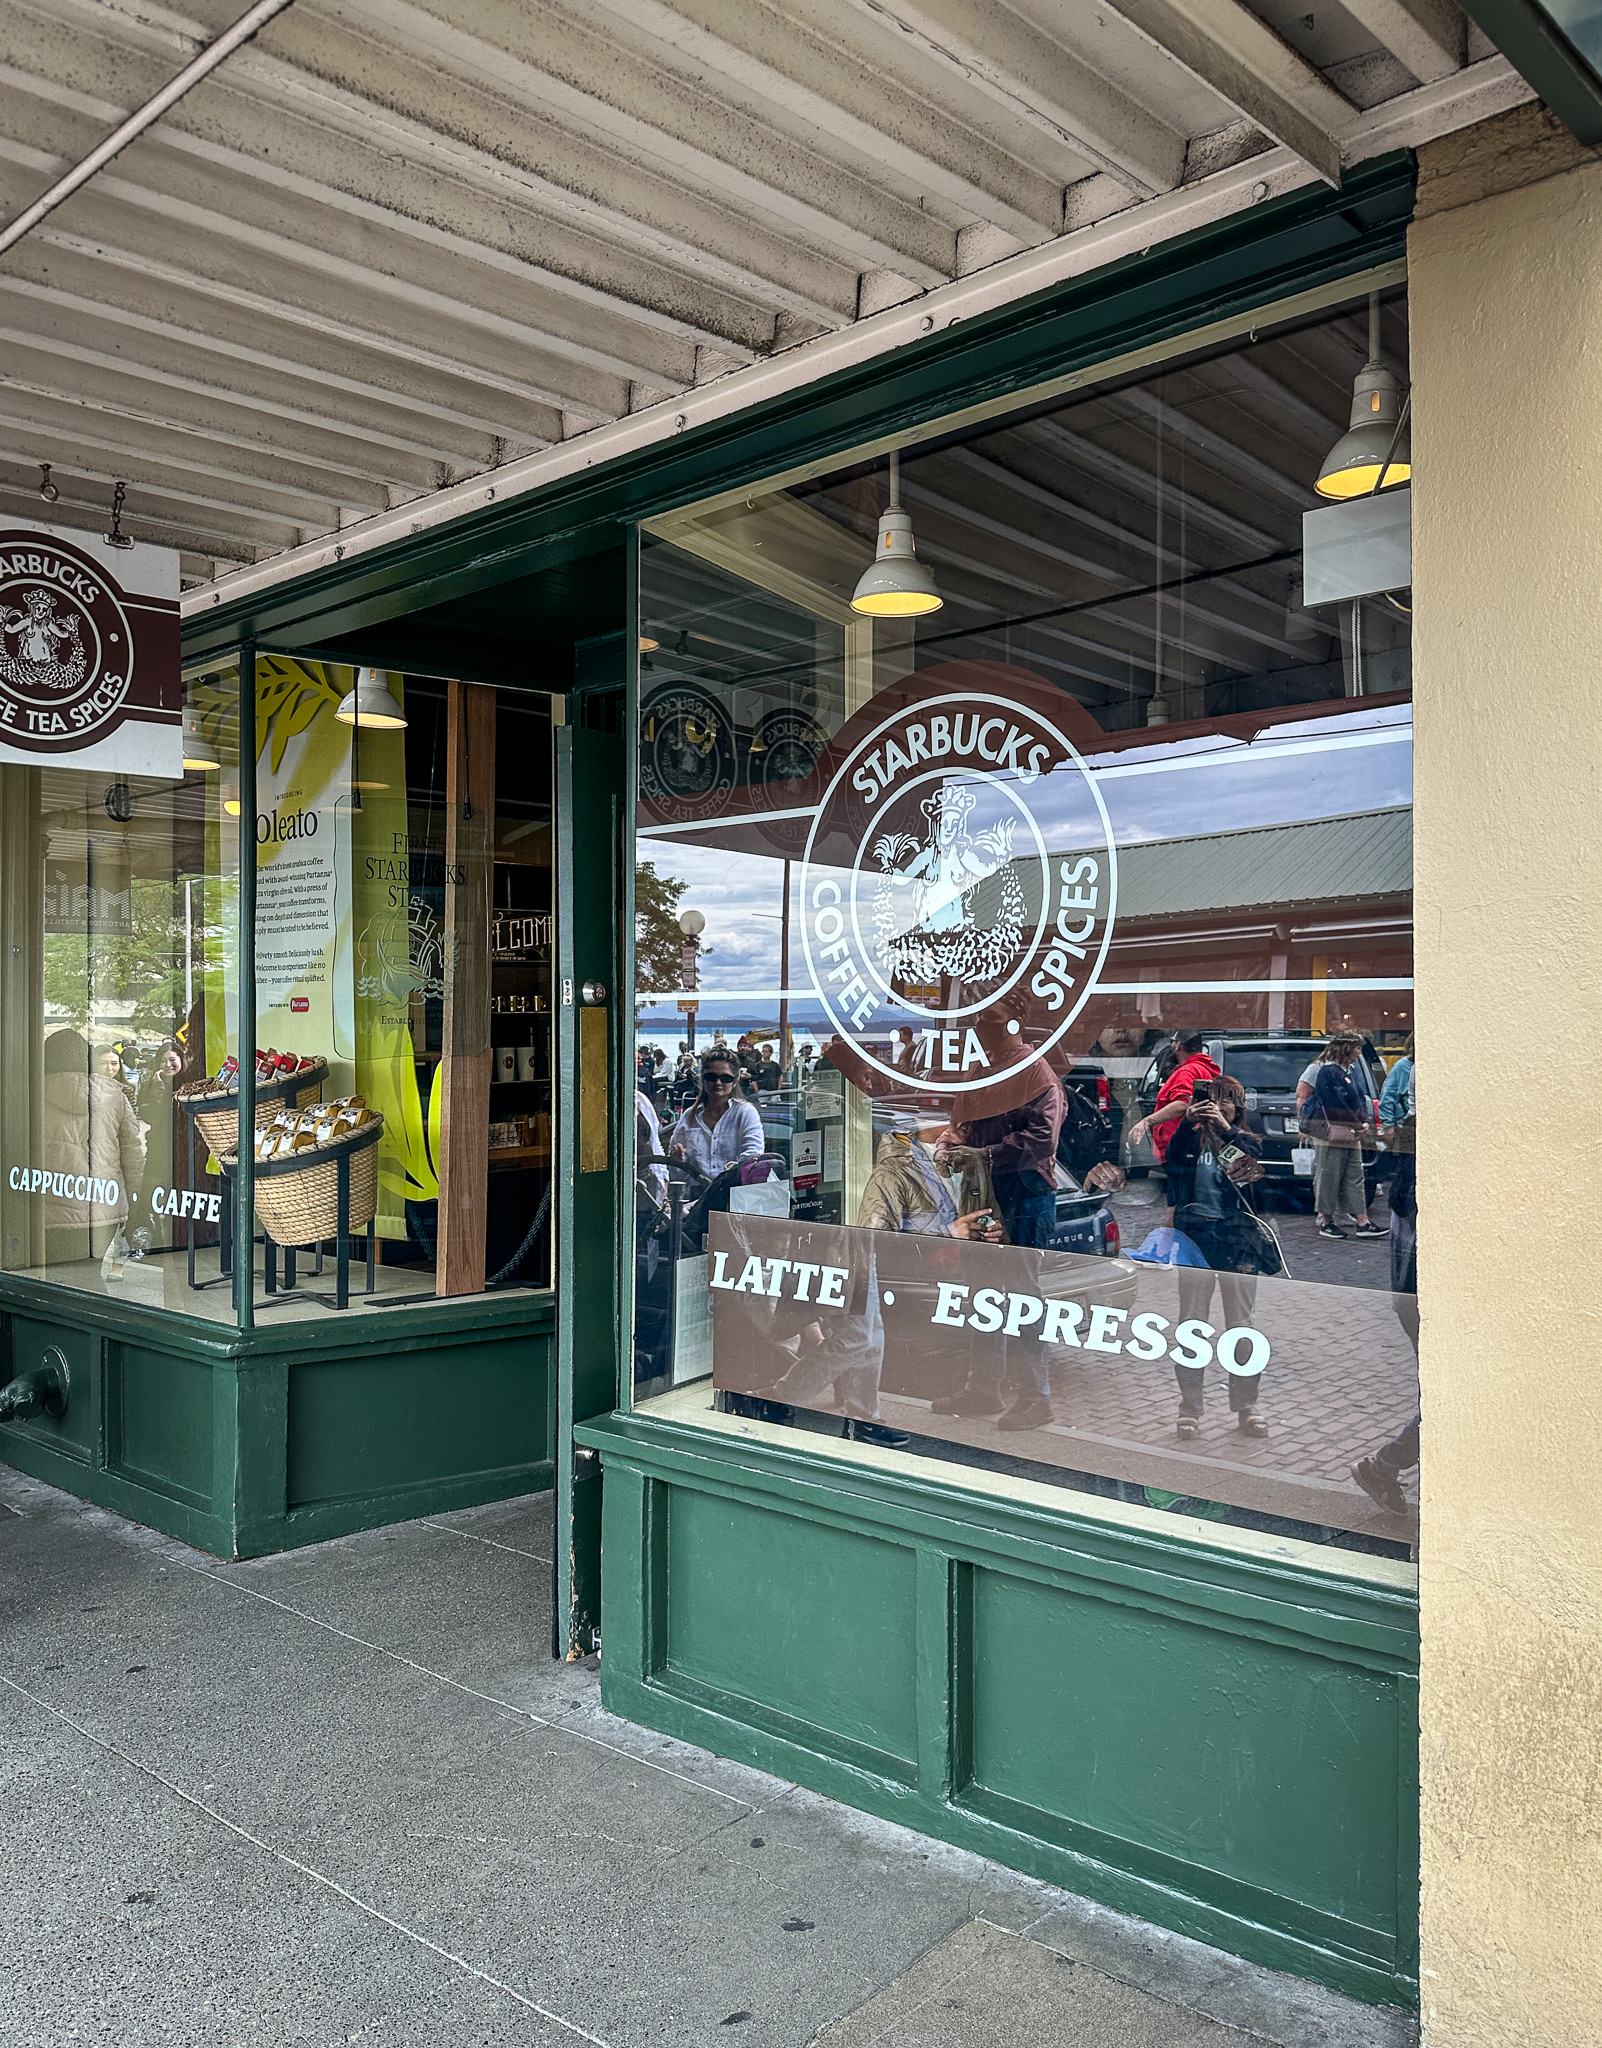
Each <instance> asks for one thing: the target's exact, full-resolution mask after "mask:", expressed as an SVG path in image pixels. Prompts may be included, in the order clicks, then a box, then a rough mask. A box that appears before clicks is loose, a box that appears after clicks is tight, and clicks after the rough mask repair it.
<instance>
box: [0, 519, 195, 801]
mask: <svg viewBox="0 0 1602 2048" xmlns="http://www.w3.org/2000/svg"><path fill="white" fill-rule="evenodd" d="M182 710H183V707H182V684H181V681H180V674H179V655H178V557H177V555H176V553H175V552H174V551H173V550H172V549H171V548H153V547H146V546H144V545H143V544H141V543H138V542H136V543H135V544H134V545H133V546H132V547H127V548H113V547H111V546H109V545H108V544H107V543H106V542H105V541H103V540H100V539H98V538H97V537H96V536H94V535H92V534H87V533H64V532H60V531H58V530H57V529H55V528H53V527H47V526H31V527H3V528H0V761H11V762H24V763H36V764H38V763H44V762H49V763H50V764H51V765H53V766H57V767H73V768H97V769H114V770H116V771H117V772H118V773H119V774H122V775H159V776H170V777H172V778H173V779H174V780H176V779H177V778H178V777H180V776H181V775H182V774H183V736H182Z"/></svg>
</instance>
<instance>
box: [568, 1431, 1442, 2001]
mask: <svg viewBox="0 0 1602 2048" xmlns="http://www.w3.org/2000/svg"><path fill="white" fill-rule="evenodd" d="M577 1434H578V1436H579V1439H580V1441H582V1442H585V1443H587V1444H589V1445H592V1446H593V1447H595V1448H597V1449H599V1450H600V1451H601V1454H602V1459H603V1464H604V1468H605V1472H606V1495H605V1500H606V1530H605V1552H604V1572H603V1581H602V1599H603V1640H604V1654H603V1658H602V1666H601V1685H602V1697H603V1699H604V1700H605V1703H606V1705H607V1706H608V1707H609V1708H610V1709H611V1710H612V1711H613V1712H615V1713H618V1714H622V1715H625V1716H627V1717H628V1718H629V1719H631V1720H635V1721H639V1722H642V1723H643V1724H645V1725H646V1726H648V1727H652V1728H659V1729H661V1730H662V1731H663V1732H664V1733H666V1734H669V1735H673V1736H676V1737H679V1738H680V1739H682V1740H685V1741H689V1742H695V1743H698V1744H700V1745H701V1746H703V1747H705V1748H708V1749H711V1750H714V1751H715V1752H717V1753H718V1754H720V1755H723V1756H728V1757H732V1758H735V1759H737V1760H739V1761H741V1762H745V1763H749V1764H752V1765H754V1766H756V1767H757V1768H759V1769H762V1770H766V1771H771V1772H773V1773H775V1774H777V1775H779V1776H781V1777H785V1778H789V1779H791V1780H793V1781H795V1782H796V1783H799V1784H803V1785H806V1786H808V1787H810V1788H811V1789H813V1790H815V1791H818V1792H821V1793H824V1794H826V1795H828V1796H830V1797H833V1798H837V1799H840V1800H843V1801H845V1802H846V1803H848V1804H850V1805H853V1806H857V1807H860V1808H862V1809H863V1810H864V1811H866V1812H870V1813H874V1814H878V1815H880V1816H882V1817H883V1818H885V1819H887V1820H892V1821H897V1822H900V1823H901V1824H903V1825H905V1826H908V1827H912V1828H916V1829H918V1830H920V1831H921V1832H923V1833H926V1834H929V1835H932V1836H935V1837H936V1838H938V1839H940V1840H942V1841H947V1842H950V1843H953V1844H955V1845H956V1846H958V1847H961V1848H965V1849H971V1850H974V1851H976V1852H977V1853H979V1854H981V1855H985V1856H990V1857H993V1858H994V1859H996V1860H997V1861H999V1862H1002V1863H1005V1864H1008V1865H1010V1866H1011V1867H1013V1868H1015V1869H1018V1870H1021V1871H1024V1872H1025V1873H1027V1874H1028V1875H1030V1876H1033V1877H1037V1878H1041V1879H1044V1880H1045V1881H1047V1882H1050V1883H1053V1884H1057V1885H1060V1886H1062V1887H1064V1888H1065V1889H1067V1890H1070V1891H1074V1892H1078V1893H1081V1894H1084V1895H1085V1896H1087V1897H1090V1898H1094V1899H1096V1900H1098V1901H1099V1902H1101V1903H1102V1904H1104V1905H1107V1906H1109V1907H1112V1908H1113V1909H1114V1910H1116V1911H1120V1912H1125V1913H1130V1914H1134V1915H1137V1916H1139V1917H1141V1918H1144V1919H1149V1920H1152V1921H1155V1922H1157V1923H1158V1924H1160V1925H1162V1926H1165V1927H1169V1928H1172V1929H1174V1930H1175V1931H1177V1932H1179V1933H1182V1934H1186V1935H1190V1936H1192V1937H1193V1938H1195V1939H1197V1940H1200V1941H1205V1942H1208V1943H1210V1944H1212V1945H1214V1946H1216V1947H1219V1948H1222V1949H1226V1950H1229V1951H1231V1952H1233V1953H1235V1954H1237V1955H1240V1956H1243V1957H1246V1958H1248V1959H1249V1960H1251V1961H1253V1962H1256V1963H1261V1964H1263V1965H1265V1966H1266V1967H1269V1968H1272V1969H1278V1970H1284V1971H1288V1972H1291V1973H1293V1974H1295V1975H1299V1976H1305V1977H1309V1978H1312V1979H1314V1980H1315V1981H1317V1982H1320V1983H1323V1984H1327V1985H1329V1986H1330V1987H1331V1988H1332V1989H1334V1990H1337V1991H1340V1992H1343V1993H1345V1994H1347V1995H1348V1996H1351V1997H1355V1998H1360V1999H1363V2000H1365V2001H1368V2002H1370V2003H1374V2004H1389V2005H1396V2006H1400V2007H1404V2008H1408V2009H1412V2008H1414V2007H1415V2006H1416V2004H1417V1997H1418V1984H1417V1947H1416V1942H1417V1772H1416V1743H1417V1693H1416V1665H1417V1608H1416V1600H1415V1599H1414V1598H1413V1596H1412V1594H1411V1593H1410V1592H1409V1591H1408V1590H1406V1589H1405V1588H1400V1587H1396V1586H1392V1585H1385V1584H1381V1583H1373V1582H1367V1581H1364V1580H1361V1579H1354V1578H1347V1577H1345V1576H1343V1575H1341V1574H1338V1573H1334V1572H1322V1571H1319V1570H1317V1569H1316V1568H1313V1567H1310V1566H1307V1565H1303V1564H1299V1563H1292V1562H1290V1561H1288V1560H1282V1559H1273V1558H1267V1557H1264V1556H1262V1555H1260V1554H1244V1553H1241V1552H1234V1551H1230V1550H1228V1549H1226V1548H1224V1547H1223V1546H1214V1545H1212V1544H1209V1543H1204V1542H1203V1543H1193V1542H1191V1541H1189V1540H1187V1539H1186V1538H1184V1537H1182V1536H1180V1535H1178V1534H1177V1533H1176V1534H1174V1535H1170V1534H1169V1533H1168V1532H1167V1530H1166V1529H1164V1528H1163V1527H1162V1526H1161V1525H1160V1524H1158V1525H1155V1526H1152V1527H1149V1528H1148V1527H1135V1526H1130V1525H1129V1524H1127V1523H1121V1522H1117V1521H1114V1520H1112V1519H1110V1518H1100V1517H1098V1516H1097V1515H1096V1514H1095V1513H1094V1512H1093V1511H1090V1510H1087V1508H1085V1507H1079V1508H1075V1507H1074V1506H1073V1505H1071V1501H1072V1497H1071V1496H1070V1497H1068V1501H1067V1502H1065V1505H1064V1507H1063V1508H1062V1510H1061V1511H1056V1510H1053V1509H1049V1508H1046V1507H1036V1506H1033V1505H1026V1504H1021V1503H1016V1502H1011V1501H1006V1500H998V1499H995V1498H992V1497H990V1496H986V1495H982V1494H979V1493H976V1492H970V1491H965V1490H964V1489H963V1488H962V1486H961V1484H960V1480H959V1481H956V1483H952V1480H951V1479H950V1478H948V1476H947V1475H946V1474H945V1473H943V1472H942V1471H941V1470H940V1468H938V1467H931V1468H930V1470H929V1473H928V1474H927V1476H925V1475H924V1474H922V1473H918V1474H907V1473H901V1472H897V1473H890V1472H884V1471H877V1470H874V1469H872V1468H868V1467H864V1466H862V1465H859V1464H851V1465H845V1464H843V1463H841V1462H840V1461H838V1460H834V1459H831V1458H830V1457H829V1456H828V1455H827V1454H826V1453H825V1454H821V1455H820V1454H819V1453H817V1452H815V1451H808V1450H806V1449H805V1448H802V1447H796V1448H791V1447H790V1446H788V1445H781V1444H776V1443H773V1442H767V1441H765V1442H761V1443H757V1442H754V1441H751V1440H749V1439H743V1438H738V1437H733V1436H726V1435H721V1434H716V1433H713V1432H710V1431H706V1430H695V1429H691V1428H686V1427H685V1426H683V1425H675V1424H662V1423H654V1422H651V1421H648V1420H647V1419H645V1418H642V1417H626V1416H615V1417H612V1418H609V1419H607V1420H603V1421H598V1422H593V1423H590V1424H587V1425H585V1426H583V1427H582V1428H581V1429H580V1430H579V1431H578V1433H577ZM909 1564H912V1565H915V1570H909ZM1154 1699H1156V1700H1157V1701H1158V1703H1159V1704H1158V1707H1157V1709H1156V1710H1155V1711H1154V1710H1153V1707H1152V1701H1153V1700H1154ZM875 1716H879V1717H881V1719H882V1724H883V1732H879V1731H878V1730H877V1729H876V1727H875V1724H874V1717H875ZM909 1751H911V1752H914V1753H915V1757H916V1763H915V1768H913V1769H911V1770H910V1771H909V1770H908V1768H907V1765H906V1763H905V1761H904V1759H905V1757H906V1756H907V1754H908V1753H909ZM1098 1773H1099V1774H1100V1776H1099V1777H1098ZM1109 1779H1110V1780H1111V1781H1112V1783H1111V1784H1109ZM1193 1818H1194V1822H1195V1826H1194V1830H1192V1826H1191V1822H1192V1819H1193Z"/></svg>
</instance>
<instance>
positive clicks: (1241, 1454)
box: [884, 1197, 1418, 1541]
mask: <svg viewBox="0 0 1602 2048" xmlns="http://www.w3.org/2000/svg"><path fill="white" fill-rule="evenodd" d="M1118 1206H1119V1211H1120V1215H1119V1220H1120V1224H1121V1226H1122V1227H1123V1229H1124V1241H1125V1244H1126V1246H1128V1247H1129V1248H1131V1249H1132V1248H1135V1247H1137V1246H1138V1245H1139V1244H1140V1242H1141V1240H1142V1238H1143V1237H1144V1236H1145V1234H1146V1231H1147V1230H1148V1229H1149V1228H1151V1226H1152V1224H1153V1223H1156V1222H1160V1221H1161V1220H1162V1218H1163V1215H1164V1213H1165V1212H1164V1211H1163V1209H1162V1207H1161V1205H1160V1204H1159V1205H1156V1206H1152V1205H1150V1204H1146V1205H1142V1204H1138V1203H1135V1204H1125V1203H1120V1204H1119V1205H1118ZM1375 1220H1376V1221H1380V1222H1384V1221H1387V1220H1388V1212H1387V1210H1386V1208H1385V1205H1384V1200H1383V1197H1382V1198H1381V1200H1380V1201H1379V1202H1377V1203H1376V1205H1375ZM1271 1221H1272V1222H1273V1225H1274V1228H1275V1229H1276V1231H1278V1233H1279V1236H1280V1240H1281V1243H1282V1245H1283V1248H1284V1253H1285V1260H1286V1264H1287V1266H1288V1267H1289V1269H1290V1272H1291V1273H1292V1275H1294V1276H1295V1277H1294V1278H1292V1279H1289V1280H1261V1281H1259V1282H1258V1291H1257V1307H1256V1312H1255V1314H1254V1317H1253V1321H1254V1323H1255V1324H1256V1326H1257V1327H1258V1328H1259V1329H1261V1330H1262V1331H1263V1333H1264V1334H1265V1335H1266V1336H1267V1337H1268V1339H1269V1341H1270V1344H1271V1346H1272V1352H1271V1357H1270V1363H1269V1366H1268V1370H1267V1371H1266V1373H1265V1374H1264V1376H1263V1383H1262V1390H1261V1393H1260V1396H1259V1403H1258V1405H1259V1412H1260V1413H1261V1414H1262V1416H1263V1417H1264V1418H1265V1420H1266V1421H1267V1423H1268V1425H1269V1434H1268V1435H1267V1436H1266V1437H1255V1438H1254V1437H1248V1436H1244V1435H1242V1434H1241V1432H1240V1430H1239V1428H1238V1427H1237V1425H1236V1422H1235V1418H1234V1416H1233V1415H1232V1414H1231V1413H1230V1410H1229V1388H1228V1376H1227V1375H1226V1374H1225V1373H1224V1371H1223V1370H1222V1369H1221V1368H1220V1367H1218V1366H1216V1365H1214V1366H1210V1367H1209V1368H1208V1371H1207V1380H1206V1390H1207V1392H1206V1413H1205V1415H1204V1418H1203V1421H1202V1425H1201V1432H1200V1434H1199V1435H1198V1436H1197V1437H1195V1438H1194V1439H1192V1440H1189V1441H1181V1439H1180V1438H1179V1437H1178V1436H1177V1435H1176V1432H1175V1422H1176V1420H1177V1417H1178V1410H1179V1393H1178V1387H1177V1384H1176V1382H1175V1378H1174V1373H1173V1369H1172V1367H1171V1366H1170V1365H1169V1364H1168V1363H1167V1361H1166V1360H1158V1361H1156V1362H1155V1363H1150V1364H1148V1363H1144V1362H1142V1361H1140V1360H1137V1359H1132V1358H1129V1357H1128V1356H1126V1355H1119V1356H1115V1357H1105V1358H1091V1357H1090V1356H1088V1355H1087V1354H1086V1353H1085V1352H1083V1351H1073V1350H1068V1349H1064V1348H1060V1347H1059V1348H1056V1349H1055V1350H1054V1353H1053V1358H1052V1366H1051V1382H1052V1410H1053V1417H1054V1419H1053V1421H1052V1422H1051V1423H1049V1424H1047V1425H1045V1426H1044V1427H1042V1428H1039V1429H1033V1430H1016V1431H1002V1430H999V1429H997V1428H996V1426H995V1423H994V1421H991V1420H986V1419H979V1420H975V1419H973V1418H964V1419H959V1418H952V1417H945V1416H938V1415H935V1414H933V1413H932V1411H931V1410H930V1409H929V1407H928V1405H927V1404H926V1403H924V1402H922V1401H914V1400H911V1399H907V1398H901V1397H897V1396H894V1395H888V1394H887V1395H886V1396H885V1400H884V1413H885V1416H886V1418H887V1419H892V1420H894V1421H895V1422H896V1423H897V1424H898V1425H899V1426H900V1427H902V1428H905V1429H910V1430H913V1431H915V1432H916V1433H917V1434H919V1435H922V1436H937V1437H944V1438H946V1439H948V1440H960V1441H962V1442H964V1443H970V1444H976V1445H981V1446H983V1447H984V1448H986V1449H991V1450H995V1451H997V1452H1000V1453H1003V1454H1005V1455H1007V1456H1010V1457H1014V1458H1016V1457H1023V1458H1030V1459H1039V1460H1040V1461H1042V1462H1044V1463H1050V1464H1057V1465H1073V1466H1075V1467H1076V1468H1078V1469H1079V1470H1082V1471H1089V1472H1095V1473H1099V1474H1101V1475H1103V1476H1105V1477H1108V1478H1113V1479H1129V1480H1134V1481H1136V1482H1137V1483H1140V1484H1142V1485H1148V1486H1157V1487H1162V1488H1164V1489H1166V1490H1167V1491H1170V1492H1174V1493H1180V1494H1186V1495H1191V1496H1197V1497H1202V1498H1206V1499H1212V1500H1219V1501H1223V1502H1225V1503H1226V1504H1228V1505H1230V1506H1233V1507H1240V1508H1249V1509H1254V1510H1256V1511H1257V1512H1259V1513H1263V1514H1273V1515H1281V1516H1285V1517H1288V1518H1291V1519H1295V1520H1299V1521H1308V1522H1313V1523H1317V1524H1321V1525H1323V1526H1325V1527H1333V1528H1344V1529H1356V1530H1361V1531H1364V1532H1366V1533H1368V1534H1371V1535H1377V1536H1384V1537H1388V1538H1390V1539H1392V1540H1396V1541H1410V1540H1411V1539H1412V1535H1413V1530H1414V1526H1415V1520H1416V1518H1415V1517H1414V1516H1412V1515H1411V1514H1410V1515H1409V1516H1408V1517H1407V1519H1406V1521H1405V1522H1404V1521H1400V1520H1398V1518H1396V1517H1394V1516H1391V1515H1388V1514H1386V1513H1384V1512H1383V1510H1381V1509H1380V1508H1378V1507H1377V1506H1375V1504H1374V1503H1373V1502H1372V1501H1370V1500H1369V1499H1368V1497H1367V1495H1366V1494H1364V1493H1363V1492H1362V1491H1361V1489H1360V1488H1359V1487H1358V1486H1357V1485H1356V1483H1355V1482H1354V1481H1353V1479H1352V1477H1351V1465H1352V1462H1353V1460H1354V1459H1356V1458H1359V1457H1362V1456H1365V1455H1367V1454H1368V1453H1369V1452H1371V1451H1373V1450H1376V1449H1377V1448H1378V1447H1379V1445H1380V1444H1382V1443H1384V1442H1385V1441H1386V1440H1387V1439H1388V1438H1389V1437H1391V1436H1392V1435H1394V1434H1395V1432H1396V1431H1397V1430H1399V1429H1400V1428H1402V1426H1403V1425H1404V1424H1405V1423H1407V1422H1408V1421H1410V1420H1411V1418H1412V1416H1413V1415H1414V1413H1415V1412H1416V1409H1417V1403H1418V1373H1417V1366H1416V1362H1415V1359H1414V1355H1413V1348H1412V1345H1411V1343H1410V1342H1409V1340H1408V1337H1407V1334H1406V1332H1405V1331H1404V1330H1403V1328H1402V1326H1401V1324H1400V1323H1399V1322H1398V1321H1397V1318H1396V1315H1395V1313H1394V1310H1393V1308H1392V1298H1391V1295H1390V1292H1389V1284H1388V1283H1389V1259H1388V1253H1387V1248H1386V1245H1385V1244H1384V1242H1383V1241H1372V1242H1365V1241H1362V1240H1358V1239H1348V1240H1346V1241H1345V1242H1344V1243H1341V1242H1331V1241H1328V1240H1324V1239H1320V1238H1318V1237H1317V1236H1316V1235H1315V1228H1316V1227H1315V1225H1314V1222H1313V1219H1312V1217H1311V1216H1300V1215H1284V1214H1279V1213H1273V1214H1272V1215H1271ZM1314 1269H1317V1271H1318V1276H1319V1277H1318V1278H1316V1279H1315V1278H1312V1277H1310V1276H1311V1272H1312V1270H1314ZM1304 1276H1305V1277H1304ZM1337 1276H1338V1277H1337ZM1142 1310H1154V1311H1155V1312H1156V1313H1157V1314H1159V1315H1163V1316H1166V1317H1167V1318H1168V1319H1169V1320H1170V1322H1171V1323H1172V1322H1175V1321H1177V1319H1178V1286H1177V1282H1176V1279H1175V1277H1174V1275H1173V1274H1172V1273H1170V1272H1168V1271H1167V1270H1164V1269H1153V1268H1143V1269H1141V1272H1140V1280H1139V1283H1138V1298H1137V1302H1136V1312H1137V1313H1138V1312H1140V1311H1142ZM1208 1319H1209V1320H1211V1321H1214V1322H1215V1325H1217V1326H1221V1324H1222V1320H1223V1318H1222V1312H1221V1309H1220V1305H1219V1302H1218V1299H1217V1297H1216V1295H1215V1297H1214V1301H1213V1308H1212V1311H1211V1312H1210V1314H1209V1318H1208ZM1409 1477H1411V1475H1410V1476H1409Z"/></svg>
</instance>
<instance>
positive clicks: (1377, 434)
mask: <svg viewBox="0 0 1602 2048" xmlns="http://www.w3.org/2000/svg"><path fill="white" fill-rule="evenodd" d="M1412 475H1413V452H1412V445H1411V440H1410V437H1409V435H1408V431H1407V405H1406V401H1405V399H1404V396H1403V392H1402V386H1401V381H1400V379H1399V378H1397V377H1396V376H1395V374H1394V373H1393V372H1392V371H1390V370H1387V369H1386V367H1385V365H1384V364H1383V363H1382V362H1381V361H1380V298H1379V293H1378V292H1370V293H1369V296H1368V361H1367V362H1366V363H1365V364H1364V365H1363V367H1362V369H1360V370H1359V371H1358V373H1357V376H1356V379H1355V381H1354V382H1353V385H1352V414H1351V421H1350V425H1349V426H1348V429H1347V431H1346V432H1345V433H1344V434H1342V436H1341V438H1340V439H1339V440H1338V441H1337V442H1336V443H1335V446H1334V447H1333V448H1332V449H1331V450H1330V451H1329V453H1328V455H1326V456H1325V457H1324V463H1323V467H1322V468H1321V469H1320V470H1319V472H1318V482H1317V485H1316V486H1315V488H1316V489H1317V491H1318V494H1319V496H1320V497H1321V498H1367V497H1370V496H1372V494H1373V493H1374V492H1375V491H1377V490H1380V489H1382V488H1384V487H1385V486H1388V485H1392V484H1405V483H1407V482H1409V481H1410V480H1411V478H1412Z"/></svg>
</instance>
